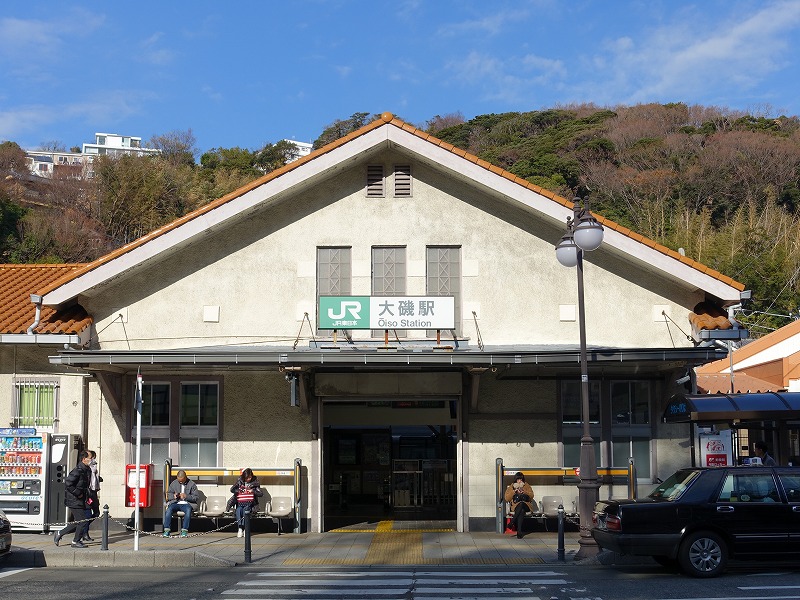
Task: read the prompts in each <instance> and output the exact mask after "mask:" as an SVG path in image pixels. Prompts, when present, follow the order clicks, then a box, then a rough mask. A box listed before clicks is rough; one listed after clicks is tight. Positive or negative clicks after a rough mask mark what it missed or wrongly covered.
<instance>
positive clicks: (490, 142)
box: [0, 104, 800, 335]
mask: <svg viewBox="0 0 800 600" xmlns="http://www.w3.org/2000/svg"><path fill="white" fill-rule="evenodd" d="M374 118H377V115H369V113H355V114H354V115H352V116H351V117H350V118H348V119H343V120H337V121H335V122H334V123H332V124H331V125H330V126H328V127H327V128H326V129H325V130H324V131H323V132H322V134H321V135H320V137H319V138H318V140H317V141H316V142H315V147H320V146H322V145H324V144H325V143H328V142H330V141H332V140H334V139H336V138H338V137H341V136H343V135H346V134H347V133H349V132H350V131H353V130H355V129H357V128H358V127H360V126H362V125H363V124H364V123H366V122H368V121H370V120H371V119H374ZM420 127H421V128H423V129H425V130H427V131H428V132H430V133H431V134H433V135H435V136H437V137H439V138H441V139H443V140H445V141H447V142H450V143H451V144H453V145H455V146H458V147H460V148H463V149H465V150H468V151H469V152H471V153H473V154H475V155H477V156H479V157H481V158H483V159H485V160H487V161H489V162H491V163H494V164H497V165H499V166H501V167H503V168H504V169H507V170H509V171H510V172H512V173H514V174H516V175H518V176H519V177H522V178H524V179H527V180H528V181H531V182H532V183H535V184H537V185H540V186H542V187H545V188H548V189H551V190H553V191H556V192H557V193H559V194H561V195H563V196H565V197H567V198H571V197H572V196H573V195H574V194H576V193H577V194H580V195H584V196H586V195H588V197H589V198H590V200H591V206H592V210H593V211H595V212H597V213H599V214H602V215H604V216H606V217H608V218H610V219H612V220H614V221H617V222H618V223H620V224H622V225H625V226H626V227H629V228H631V229H633V230H634V231H637V232H639V233H641V234H643V235H645V236H647V237H649V238H652V239H653V240H656V241H658V242H660V243H662V244H664V245H666V246H668V247H670V248H673V249H675V250H678V249H683V252H685V254H686V255H687V256H689V257H691V258H694V259H696V260H699V261H700V262H703V263H705V264H707V265H709V266H710V267H713V268H714V269H717V270H719V271H721V272H723V273H725V274H727V275H730V276H731V277H733V278H734V279H737V280H739V281H742V282H743V283H745V284H746V285H747V287H748V288H749V289H752V290H753V301H752V303H751V304H750V305H749V306H748V307H747V308H748V310H747V311H746V314H744V315H741V316H742V320H743V322H745V324H746V325H747V326H748V327H749V328H750V329H751V331H752V333H753V335H759V334H763V333H766V332H768V331H770V330H772V329H774V328H776V327H780V326H782V325H785V324H786V323H787V322H788V318H790V315H793V314H794V313H796V312H797V308H798V302H797V299H798V288H799V286H800V284H798V269H799V268H800V247H799V246H800V244H799V243H798V240H800V227H799V225H800V219H799V217H800V215H798V212H799V211H800V120H798V118H797V117H785V116H780V117H774V116H769V115H768V114H767V111H765V113H764V114H758V115H753V114H745V113H741V112H737V111H731V110H728V109H724V108H718V107H702V106H687V105H684V104H667V105H658V104H646V105H636V106H631V107H617V108H615V109H614V110H610V109H607V108H598V107H596V106H593V105H575V106H563V107H557V108H553V109H550V110H542V111H532V112H525V113H503V114H490V115H481V116H478V117H475V118H474V119H471V120H469V121H466V120H465V119H464V118H463V117H462V116H461V115H460V114H450V115H444V116H436V117H433V118H432V119H430V120H429V121H428V122H427V123H425V124H423V125H420ZM151 143H152V144H154V145H155V147H159V148H161V149H162V150H163V151H164V153H163V154H162V156H160V157H149V158H148V157H141V158H139V157H122V158H118V159H110V158H106V157H101V158H100V159H99V160H98V161H96V163H95V168H94V170H95V177H94V178H93V179H91V180H76V179H68V178H54V179H53V180H42V179H40V178H36V177H33V176H30V175H28V174H27V169H25V167H24V153H23V152H22V150H20V148H19V147H18V146H17V145H16V144H14V143H13V142H5V143H3V144H0V260H2V261H4V262H62V261H63V262H82V261H88V260H92V259H94V258H96V257H97V256H100V255H102V254H104V253H106V252H108V251H109V250H111V249H113V248H115V247H118V246H120V245H122V244H125V243H127V242H129V241H131V240H132V239H135V238H136V237H138V236H141V235H143V234H145V233H147V232H148V231H151V230H153V229H155V228H157V227H159V226H161V225H163V224H164V223H167V222H169V221H171V220H173V219H175V218H177V217H180V216H182V215H183V214H186V213H187V212H189V211H191V210H194V209H195V208H197V207H199V206H202V205H203V204H205V203H207V202H209V201H211V200H213V199H215V198H217V197H220V196H222V195H224V194H226V193H228V192H229V191H232V190H234V189H236V188H237V187H239V186H241V185H243V184H244V183H246V182H248V181H250V180H252V179H253V178H255V177H257V176H259V175H261V174H263V173H266V172H269V171H271V170H273V169H275V168H278V167H280V166H282V165H283V164H285V160H286V157H287V156H288V155H289V154H290V153H291V150H292V149H291V148H290V147H288V146H287V144H286V142H278V143H276V144H274V145H273V144H267V145H265V147H264V148H262V149H259V150H247V149H242V148H230V149H225V148H215V149H212V150H210V151H208V152H206V153H205V154H203V155H202V157H201V158H200V164H196V163H195V161H194V156H196V154H197V153H196V150H195V149H194V138H193V137H192V136H191V131H189V132H172V133H170V134H166V135H164V136H157V137H154V138H153V139H152V140H151Z"/></svg>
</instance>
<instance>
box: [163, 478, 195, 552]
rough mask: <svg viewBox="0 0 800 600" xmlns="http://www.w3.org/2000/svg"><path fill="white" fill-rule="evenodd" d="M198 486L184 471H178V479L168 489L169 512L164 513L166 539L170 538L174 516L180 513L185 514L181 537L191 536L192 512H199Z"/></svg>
mask: <svg viewBox="0 0 800 600" xmlns="http://www.w3.org/2000/svg"><path fill="white" fill-rule="evenodd" d="M197 500H198V498H197V486H196V485H195V483H194V481H192V480H191V479H189V478H188V477H187V476H186V472H185V471H183V470H180V471H178V478H177V479H175V480H173V482H172V483H170V484H169V488H167V510H166V512H165V513H164V537H169V527H170V524H171V522H172V515H173V514H174V513H175V512H177V511H180V512H182V513H183V527H182V528H181V537H187V536H188V535H189V521H190V519H191V518H192V511H193V510H197Z"/></svg>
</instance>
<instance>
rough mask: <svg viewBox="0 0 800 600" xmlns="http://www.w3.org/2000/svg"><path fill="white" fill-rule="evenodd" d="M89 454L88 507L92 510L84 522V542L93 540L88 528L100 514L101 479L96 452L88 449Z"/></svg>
mask: <svg viewBox="0 0 800 600" xmlns="http://www.w3.org/2000/svg"><path fill="white" fill-rule="evenodd" d="M89 455H90V456H91V459H92V460H91V462H89V469H90V470H91V475H90V476H89V495H90V497H91V499H92V504H91V507H90V510H91V511H92V520H91V521H89V522H88V523H87V524H86V534H85V535H84V536H83V541H85V542H93V541H94V539H93V538H91V537H89V528H90V527H91V526H92V523H93V522H94V520H95V519H96V518H97V517H99V516H100V500H99V499H98V496H97V493H98V492H99V491H100V483H101V482H102V481H103V478H102V477H100V473H99V470H98V468H97V452H95V451H94V450H89Z"/></svg>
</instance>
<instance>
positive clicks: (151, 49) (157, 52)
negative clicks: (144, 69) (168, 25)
mask: <svg viewBox="0 0 800 600" xmlns="http://www.w3.org/2000/svg"><path fill="white" fill-rule="evenodd" d="M163 37H164V33H163V32H162V31H157V32H156V33H154V34H153V35H151V36H150V37H149V38H147V39H145V40H142V42H141V44H140V45H141V48H142V52H141V53H140V54H139V58H140V60H143V61H144V62H147V63H149V64H152V65H159V66H162V65H166V64H169V63H171V62H172V61H173V60H174V59H175V53H174V52H172V51H171V50H167V49H165V48H160V47H159V42H160V40H161V39H162V38H163Z"/></svg>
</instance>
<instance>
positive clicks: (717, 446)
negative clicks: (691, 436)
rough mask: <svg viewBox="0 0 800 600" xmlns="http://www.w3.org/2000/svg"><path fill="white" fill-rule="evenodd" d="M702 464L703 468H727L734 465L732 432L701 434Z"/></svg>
mask: <svg viewBox="0 0 800 600" xmlns="http://www.w3.org/2000/svg"><path fill="white" fill-rule="evenodd" d="M699 440H700V462H701V465H702V466H703V467H727V466H730V465H733V442H732V440H731V430H730V429H724V430H722V431H715V432H712V433H701V434H700V435H699Z"/></svg>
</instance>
